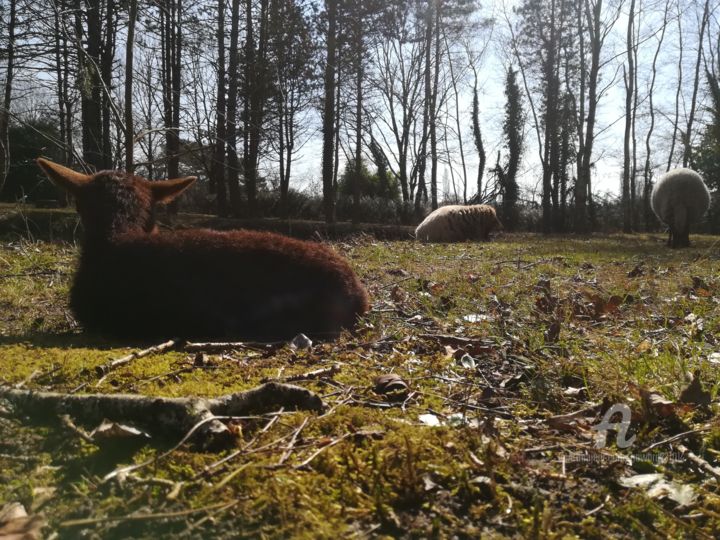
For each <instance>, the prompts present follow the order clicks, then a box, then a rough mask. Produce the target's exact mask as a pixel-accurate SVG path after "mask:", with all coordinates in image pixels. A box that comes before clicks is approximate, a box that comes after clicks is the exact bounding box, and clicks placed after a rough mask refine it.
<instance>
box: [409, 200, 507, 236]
mask: <svg viewBox="0 0 720 540" xmlns="http://www.w3.org/2000/svg"><path fill="white" fill-rule="evenodd" d="M498 225H499V221H497V217H496V216H495V210H494V209H493V208H492V207H491V206H487V205H484V204H479V205H473V206H461V205H449V206H442V207H440V208H438V209H437V210H435V211H434V212H432V213H431V214H430V215H429V216H427V217H426V218H425V219H424V220H423V222H422V223H420V225H418V226H417V229H415V237H416V238H417V239H418V240H421V241H424V242H460V241H463V240H472V239H480V238H484V237H486V236H487V233H488V232H490V231H491V230H492V229H493V228H495V227H497V226H498Z"/></svg>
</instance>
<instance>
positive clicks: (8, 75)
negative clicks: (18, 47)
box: [0, 0, 17, 193]
mask: <svg viewBox="0 0 720 540" xmlns="http://www.w3.org/2000/svg"><path fill="white" fill-rule="evenodd" d="M8 7H9V10H10V17H9V20H8V48H7V67H6V71H5V88H4V91H3V103H2V108H0V193H2V190H3V186H4V185H5V180H6V179H7V176H8V172H9V170H10V139H9V138H8V129H9V127H10V105H11V101H12V85H13V76H14V75H15V73H14V70H15V26H16V24H17V1H16V0H10V5H9V6H8Z"/></svg>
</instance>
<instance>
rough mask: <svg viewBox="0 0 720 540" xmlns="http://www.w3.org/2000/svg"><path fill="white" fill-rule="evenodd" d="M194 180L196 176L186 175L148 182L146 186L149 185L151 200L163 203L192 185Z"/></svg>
mask: <svg viewBox="0 0 720 540" xmlns="http://www.w3.org/2000/svg"><path fill="white" fill-rule="evenodd" d="M195 180H197V176H186V177H185V178H176V179H174V180H160V181H158V182H148V186H150V191H152V195H153V200H154V201H155V202H156V203H160V204H165V203H169V202H170V201H172V200H173V199H174V198H175V197H177V196H178V195H180V194H181V193H182V192H183V191H185V190H186V189H187V188H189V187H190V186H191V185H193V183H194V182H195Z"/></svg>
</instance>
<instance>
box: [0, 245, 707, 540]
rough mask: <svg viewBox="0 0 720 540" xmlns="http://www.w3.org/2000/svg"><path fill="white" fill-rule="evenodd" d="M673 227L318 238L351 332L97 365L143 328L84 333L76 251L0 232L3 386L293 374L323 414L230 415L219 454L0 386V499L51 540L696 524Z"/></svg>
mask: <svg viewBox="0 0 720 540" xmlns="http://www.w3.org/2000/svg"><path fill="white" fill-rule="evenodd" d="M692 242H693V247H692V248H690V249H686V250H679V251H672V250H669V249H667V248H666V246H665V241H664V236H663V237H661V236H660V235H634V236H622V235H617V236H598V237H590V238H577V237H541V236H534V235H511V234H504V235H501V236H499V237H497V238H496V239H494V240H493V241H491V242H489V243H484V244H478V243H465V244H454V245H424V244H418V243H413V242H403V241H396V242H384V241H378V240H375V239H373V238H370V237H367V236H361V237H356V238H354V239H351V240H347V241H345V242H334V243H332V244H331V245H332V246H333V247H334V249H336V250H337V251H338V252H341V253H343V254H344V255H345V256H347V257H348V259H349V260H350V261H351V264H352V265H353V267H354V268H355V269H356V270H357V272H358V273H359V275H360V276H361V278H362V279H363V281H364V283H365V284H366V285H367V288H368V290H369V293H370V296H371V299H372V310H371V312H370V313H369V314H368V315H367V316H366V317H365V318H364V319H363V320H362V321H361V323H360V325H359V329H358V331H357V333H356V334H355V335H350V334H346V335H343V336H342V337H341V338H340V339H339V340H337V341H335V342H332V343H317V344H313V345H312V347H311V348H309V349H302V348H299V349H298V348H293V347H291V346H289V345H276V346H273V347H260V346H254V345H253V346H247V347H246V346H242V345H238V346H237V347H235V348H230V349H227V350H223V351H222V352H211V351H208V352H207V354H197V353H189V352H186V350H184V349H183V348H182V347H181V346H178V347H172V348H170V349H169V350H166V351H165V352H160V353H158V354H151V355H148V356H145V357H142V358H137V359H135V360H133V361H131V362H129V363H127V364H125V365H122V366H120V367H118V368H117V369H115V370H113V371H111V372H109V373H108V374H107V376H106V377H105V378H103V379H98V375H97V374H96V370H95V368H97V367H98V366H102V365H104V364H105V363H106V362H108V361H109V360H112V359H118V358H121V357H124V356H126V355H128V354H129V353H132V352H133V351H138V350H141V349H144V348H146V347H148V346H151V345H157V344H154V343H113V342H109V341H106V340H104V339H102V338H101V337H98V336H90V335H86V334H83V333H82V332H81V329H80V328H78V326H77V325H76V323H75V322H74V320H73V318H72V315H71V313H70V312H69V310H68V306H67V294H68V287H69V284H70V280H71V277H72V271H73V265H74V260H75V257H76V255H77V249H76V247H75V246H73V245H71V244H66V243H48V242H41V241H29V240H27V239H23V238H20V237H18V236H13V237H10V236H6V237H5V238H3V239H2V241H0V390H1V389H2V385H5V388H7V386H8V385H13V386H17V387H18V388H22V389H34V390H43V391H54V392H63V393H75V394H77V395H80V394H85V393H91V392H97V393H112V394H115V393H137V394H144V395H150V396H171V397H172V396H200V397H215V396H221V395H225V394H230V393H232V392H237V391H241V390H246V389H249V388H252V387H255V386H257V385H259V384H261V383H262V382H264V381H268V380H270V381H273V380H276V381H293V382H294V384H297V385H301V386H303V387H305V388H307V389H310V390H312V391H314V392H316V393H317V394H318V395H320V396H322V399H323V401H324V404H325V410H324V411H323V412H321V413H318V412H303V411H298V412H296V411H292V410H278V411H270V412H269V413H262V414H257V415H255V416H247V417H243V418H239V419H235V420H234V421H232V429H233V433H234V434H235V437H236V439H235V443H234V444H233V445H232V447H231V448H226V449H222V450H215V451H208V450H206V449H204V448H203V447H202V445H201V442H202V441H196V440H193V439H192V438H191V439H190V440H188V441H186V442H183V443H182V444H180V445H179V446H176V445H177V443H179V442H181V441H180V439H181V438H180V437H175V438H169V439H168V438H157V437H153V438H152V439H149V440H148V439H146V438H143V437H121V436H120V435H122V434H126V435H127V434H128V433H129V432H128V430H127V429H118V431H119V432H120V433H117V434H116V435H117V437H115V438H110V439H109V441H108V440H107V439H105V440H103V439H100V438H97V439H94V438H92V437H88V436H86V434H84V432H83V430H85V431H89V430H91V429H92V428H94V427H96V426H93V425H85V426H83V425H79V423H77V422H75V423H73V422H72V419H69V420H66V421H64V422H61V421H59V420H57V419H53V418H52V417H51V418H49V419H45V420H44V421H38V420H36V419H30V418H29V417H27V416H26V415H24V414H19V413H18V412H17V411H16V410H14V409H13V407H12V406H11V405H9V404H8V403H5V404H3V403H2V402H0V433H1V435H0V508H1V507H2V503H3V502H19V503H22V504H23V505H24V507H25V508H26V510H27V512H28V514H29V515H30V516H36V517H37V520H36V521H34V522H31V524H30V525H29V527H40V526H43V527H44V528H43V529H42V535H43V536H44V537H56V538H105V539H107V538H118V539H119V538H169V537H173V538H196V537H197V538H239V537H267V538H283V537H289V536H292V537H308V538H309V537H313V538H333V537H338V536H343V537H384V536H388V537H395V536H403V537H428V536H438V537H459V538H462V537H479V536H482V537H498V538H499V537H508V536H509V537H518V536H522V537H532V538H540V537H560V536H562V537H567V536H569V537H582V538H606V537H617V538H636V537H646V538H660V537H662V538H664V537H673V538H680V537H695V538H717V537H718V536H719V535H720V403H719V399H720V382H719V379H720V377H718V374H719V373H720V343H719V342H718V340H719V339H720V239H719V238H718V237H708V236H703V237H701V236H695V237H693V238H692ZM108 286H112V284H110V283H109V284H108ZM172 337H173V336H168V338H172ZM388 374H392V376H390V377H385V378H381V379H378V376H381V375H388ZM611 407H615V410H617V411H619V412H617V413H616V414H615V415H614V416H612V418H610V417H609V415H607V417H605V420H606V422H604V423H603V418H604V416H606V415H605V413H606V412H607V411H608V410H610V409H611ZM625 413H627V414H628V417H627V418H625V419H624V420H626V422H625V423H624V424H619V422H620V420H621V418H622V415H623V414H625ZM149 420H150V421H152V420H153V419H152V418H151V419H149ZM607 421H611V423H614V424H615V426H614V429H608V430H604V429H603V426H605V425H607V424H608V422H607ZM628 423H629V425H628ZM598 427H599V429H598ZM625 428H627V430H626V429H625ZM625 431H626V432H625ZM603 443H605V444H603ZM628 443H630V444H628ZM131 464H139V465H140V466H139V467H138V468H136V469H134V470H132V471H131V472H127V471H126V472H122V471H121V470H120V468H121V467H124V466H127V465H131ZM43 522H44V525H42V523H43ZM1 527H2V526H1V525H0V536H2V528H1Z"/></svg>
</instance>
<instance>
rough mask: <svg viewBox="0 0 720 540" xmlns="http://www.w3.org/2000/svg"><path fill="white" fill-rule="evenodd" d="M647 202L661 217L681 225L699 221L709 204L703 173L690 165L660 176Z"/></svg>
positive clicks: (673, 224) (678, 226)
mask: <svg viewBox="0 0 720 540" xmlns="http://www.w3.org/2000/svg"><path fill="white" fill-rule="evenodd" d="M650 204H651V206H652V209H653V212H655V215H656V216H657V217H658V218H659V219H660V221H662V222H663V223H666V224H668V225H670V227H671V228H676V229H681V228H682V227H683V226H685V225H689V224H691V223H696V222H698V221H700V218H702V216H703V214H705V212H706V211H707V209H708V208H709V207H710V192H709V191H708V188H707V186H706V185H705V183H704V182H703V179H702V176H700V175H699V174H698V173H696V172H695V171H693V170H691V169H684V168H678V169H673V170H672V171H669V172H667V173H665V174H664V175H662V176H661V177H660V179H659V180H658V181H657V183H656V184H655V187H654V188H653V191H652V196H651V198H650ZM685 220H686V221H685ZM671 221H673V222H674V223H671ZM684 221H685V222H684Z"/></svg>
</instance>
